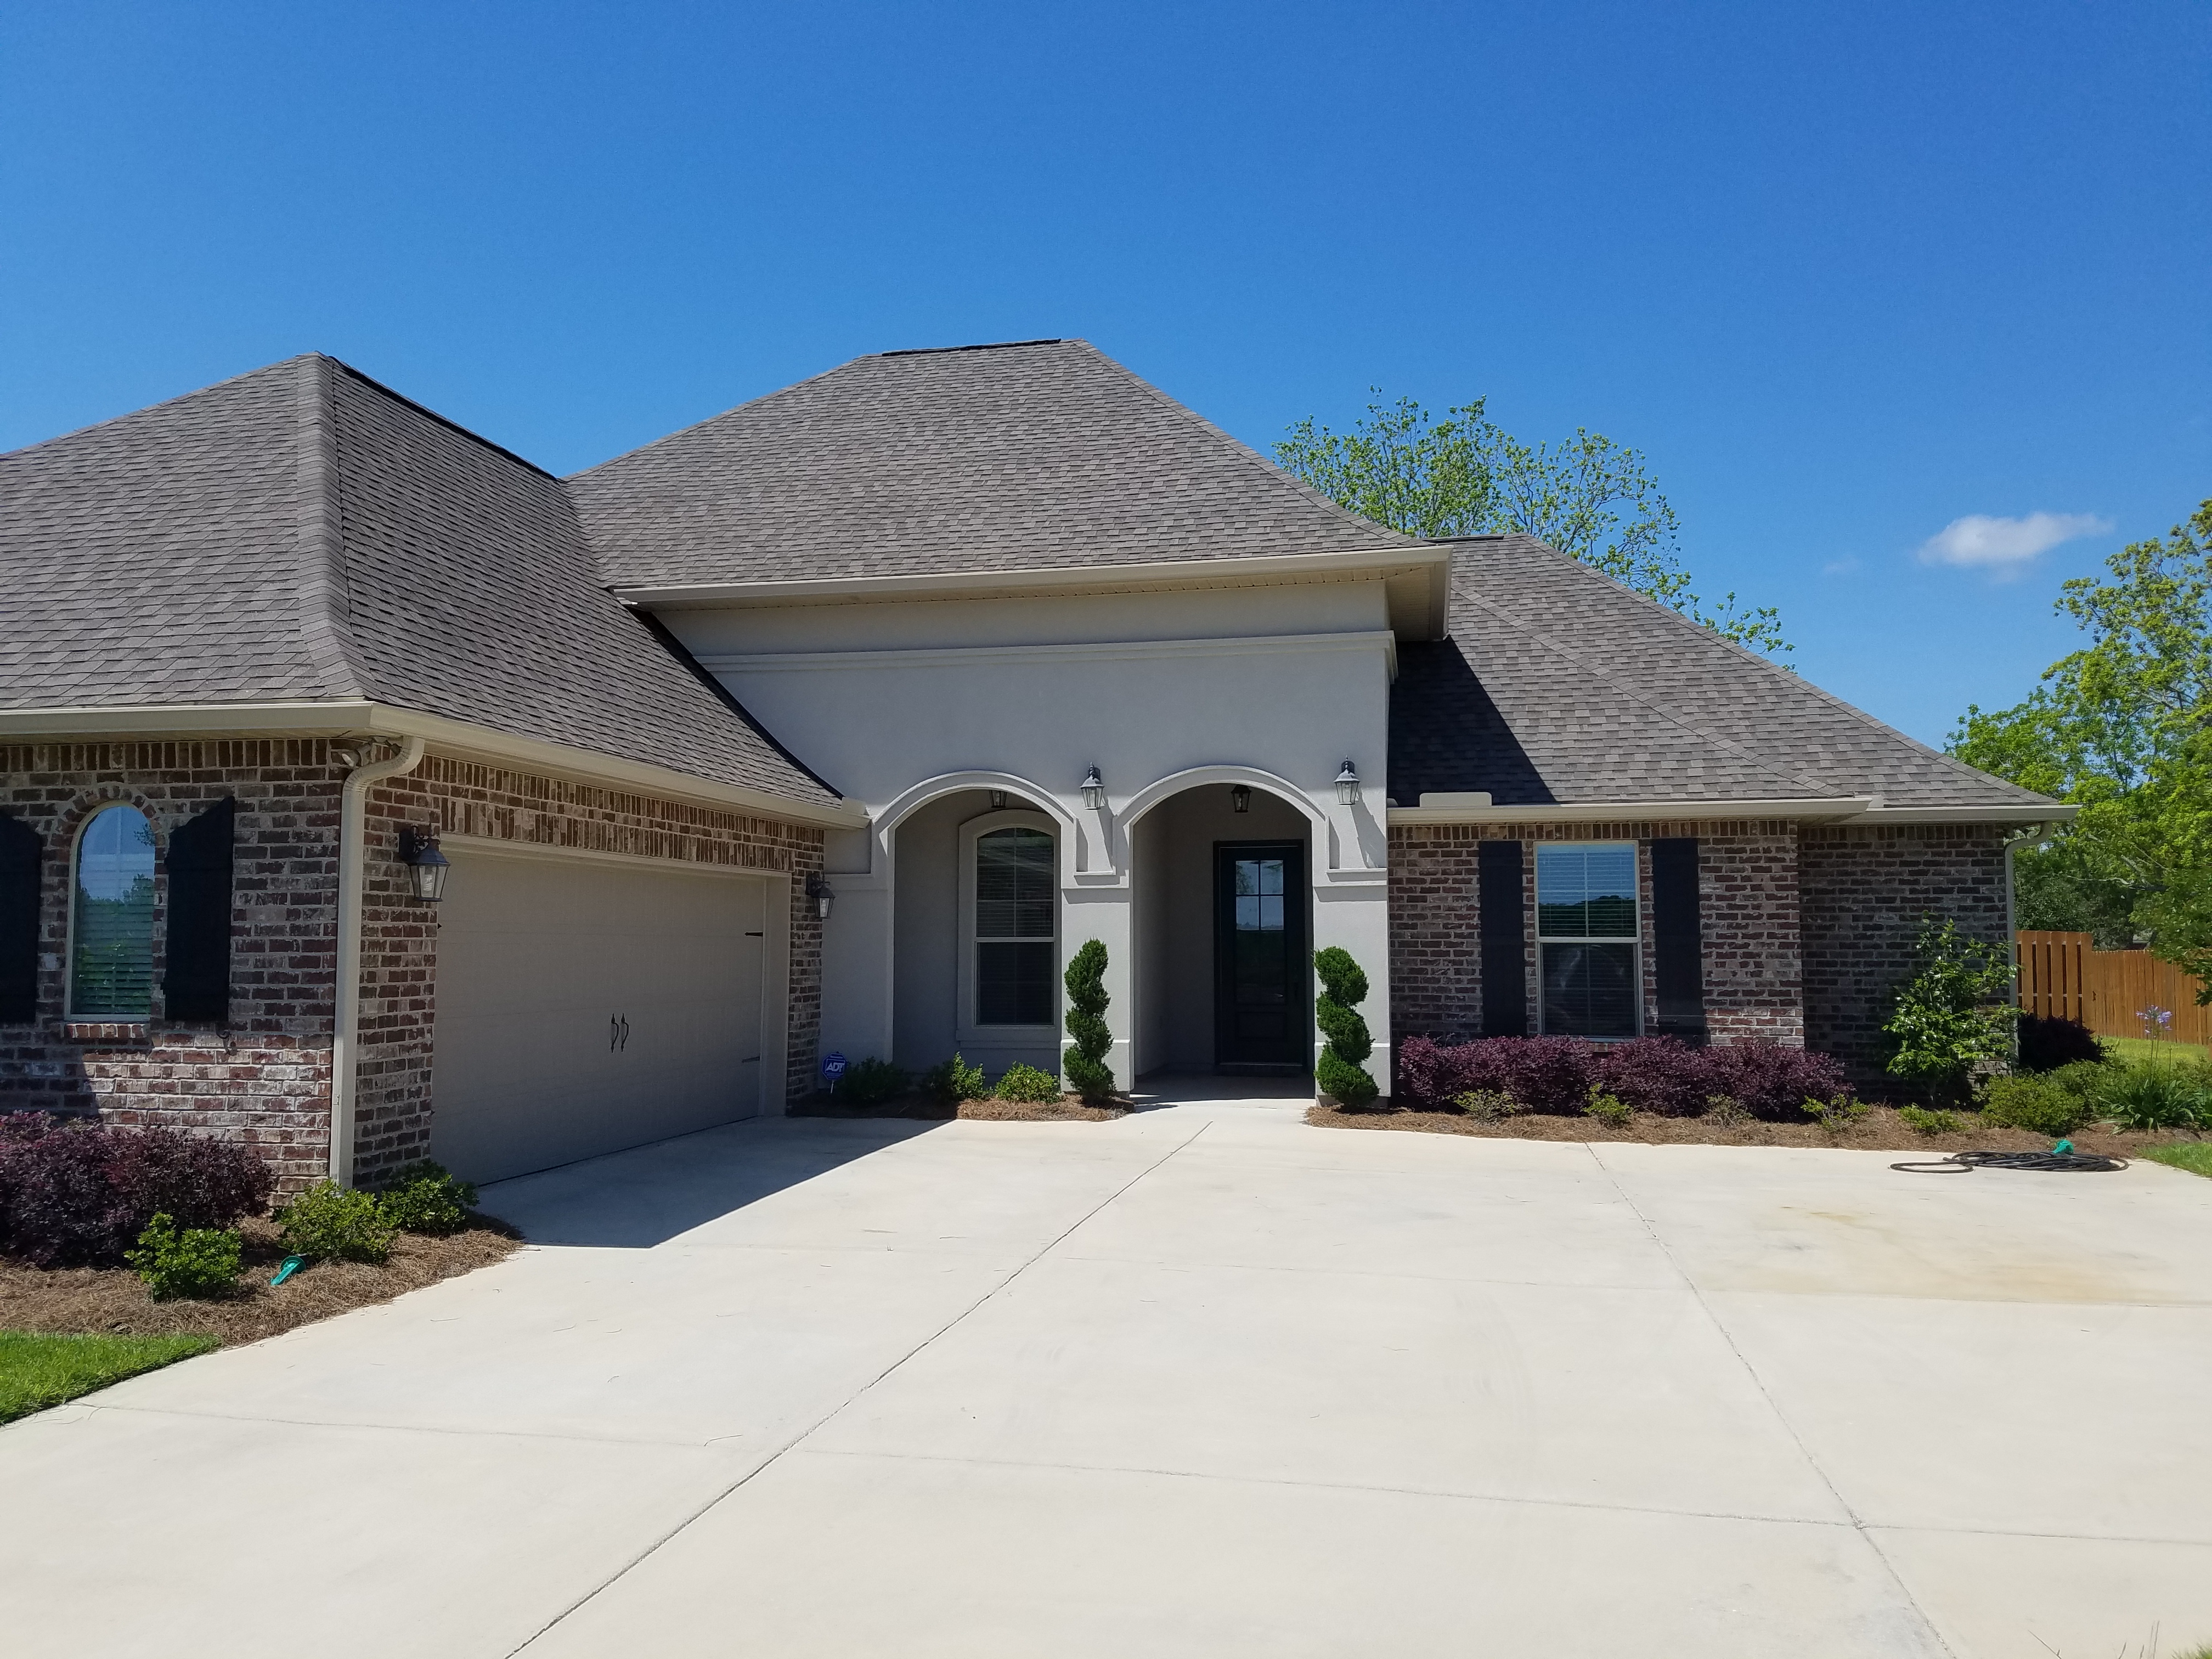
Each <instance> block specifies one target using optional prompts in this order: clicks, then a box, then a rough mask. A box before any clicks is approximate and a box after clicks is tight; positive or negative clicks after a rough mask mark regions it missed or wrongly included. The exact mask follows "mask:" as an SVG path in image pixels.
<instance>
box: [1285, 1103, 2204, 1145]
mask: <svg viewBox="0 0 2212 1659" xmlns="http://www.w3.org/2000/svg"><path fill="white" fill-rule="evenodd" d="M1306 1121H1307V1122H1309V1123H1311V1124H1314V1125H1316V1126H1317V1127H1321V1128H1324V1129H1410V1130H1413V1131H1414V1132H1415V1133H1420V1134H1437V1135H1481V1136H1485V1137H1487V1138H1488V1139H1493V1140H1605V1141H1631V1142H1635V1143H1638V1144H1641V1145H1643V1146H1823V1147H1831V1148H1842V1149H1844V1150H1846V1151H1854V1152H1927V1153H1929V1154H1930V1155H1931V1156H1941V1155H1942V1153H1944V1152H1970V1151H1976V1150H1979V1151H1984V1152H2049V1151H2050V1150H2051V1137H2050V1136H2048V1135H2039V1134H2033V1133H2029V1132H2028V1131H2027V1130H2026V1129H2005V1128H1999V1127H1996V1125H1995V1124H1990V1125H1988V1126H1986V1127H1984V1125H1982V1124H1980V1123H1979V1122H1978V1121H1975V1120H1974V1119H1973V1118H1972V1116H1971V1115H1961V1121H1962V1122H1963V1123H1964V1126H1965V1127H1963V1128H1961V1129H1960V1132H1959V1133H1956V1134H1941V1135H1924V1134H1922V1133H1919V1132H1918V1131H1917V1130H1916V1129H1914V1128H1913V1127H1911V1125H1910V1124H1908V1123H1906V1122H1905V1120H1904V1119H1903V1118H1901V1117H1899V1115H1898V1113H1897V1109H1896V1108H1895V1107H1893V1106H1876V1107H1874V1108H1873V1109H1870V1110H1869V1112H1868V1113H1867V1115H1865V1116H1864V1117H1863V1118H1861V1119H1859V1120H1858V1121H1857V1122H1855V1123H1852V1124H1850V1125H1849V1126H1847V1127H1844V1128H1842V1129H1839V1130H1838V1131H1836V1132H1835V1133H1829V1132H1828V1131H1827V1130H1826V1129H1824V1128H1822V1127H1820V1125H1819V1124H1817V1123H1814V1122H1811V1121H1806V1122H1802V1123H1768V1122H1765V1121H1763V1120H1759V1119H1753V1120H1752V1121H1748V1122H1745V1123H1733V1124H1719V1123H1712V1122H1709V1121H1706V1120H1705V1119H1704V1118H1697V1117H1659V1116H1656V1115H1646V1114H1644V1113H1642V1112H1639V1113H1638V1114H1637V1115H1636V1116H1635V1117H1634V1118H1633V1119H1632V1121H1630V1122H1629V1123H1628V1124H1627V1125H1626V1126H1625V1127H1621V1128H1618V1129H1616V1128H1613V1127H1610V1126H1608V1125H1607V1124H1604V1123H1601V1122H1599V1121H1597V1119H1595V1118H1594V1117H1554V1116H1552V1115H1548V1114H1546V1113H1542V1112H1523V1113H1520V1114H1517V1115H1515V1116H1512V1117H1504V1118H1498V1119H1494V1120H1492V1121H1484V1120H1482V1119H1480V1118H1472V1117H1468V1115H1465V1114H1464V1113H1462V1112H1411V1111H1390V1110H1385V1111H1379V1112H1376V1111H1368V1112H1347V1111H1345V1110H1344V1109H1341V1108H1340V1107H1335V1106H1316V1107H1315V1108H1314V1109H1312V1110H1311V1111H1310V1112H1308V1113H1307V1114H1306ZM2193 1138H2194V1137H2191V1136H2186V1135H2179V1134H2176V1133H2172V1131H2170V1130H2158V1131H2153V1132H2150V1133H2141V1134H2137V1133H2124V1132H2115V1131H2112V1130H2100V1129H2094V1128H2084V1129H2082V1130H2081V1131H2080V1132H2079V1133H2076V1134H2074V1135H2071V1136H2069V1139H2071V1140H2072V1141H2073V1143H2074V1146H2075V1150H2076V1151H2078V1152H2096V1153H2099V1154H2101V1155H2102V1156H2104V1157H2106V1158H2133V1157H2136V1156H2137V1155H2138V1154H2139V1153H2141V1152H2142V1149H2143V1148H2144V1147H2146V1146H2158V1145H2160V1144H2161V1143H2164V1142H2169V1141H2174V1140H2182V1139H2193Z"/></svg>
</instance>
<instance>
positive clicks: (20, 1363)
mask: <svg viewBox="0 0 2212 1659" xmlns="http://www.w3.org/2000/svg"><path fill="white" fill-rule="evenodd" d="M216 1346H220V1345H219V1344H218V1343H217V1342H216V1340H215V1339H214V1338H213V1337H211V1336H34V1335H32V1334H29V1333H27V1332H24V1331H0V1423H6V1422H9V1421H12V1420H13V1419H15V1418H18V1417H21V1416H22V1415H23V1414H24V1413H27V1412H36V1411H44V1410H45V1409H46V1407H49V1406H58V1405H60V1404H61V1403H62V1401H64V1400H74V1399H76V1397H77V1395H81V1394H90V1393H91V1392H92V1391H93V1390H94V1389H104V1388H106V1386H107V1385H108V1384H109V1383H120V1382H121V1381H122V1380H123V1379H124V1378H125V1377H126V1376H137V1374H138V1373H139V1372H140V1371H150V1370H155V1368H156V1367H158V1366H161V1365H167V1364H169V1363H170V1362H172V1361H173V1360H178V1359H189V1358H191V1357H192V1356H193V1355H194V1354H196V1353H205V1352H207V1351H208V1350H209V1349H210V1348H213V1347H216Z"/></svg>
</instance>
